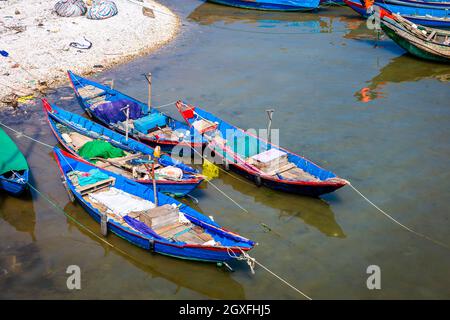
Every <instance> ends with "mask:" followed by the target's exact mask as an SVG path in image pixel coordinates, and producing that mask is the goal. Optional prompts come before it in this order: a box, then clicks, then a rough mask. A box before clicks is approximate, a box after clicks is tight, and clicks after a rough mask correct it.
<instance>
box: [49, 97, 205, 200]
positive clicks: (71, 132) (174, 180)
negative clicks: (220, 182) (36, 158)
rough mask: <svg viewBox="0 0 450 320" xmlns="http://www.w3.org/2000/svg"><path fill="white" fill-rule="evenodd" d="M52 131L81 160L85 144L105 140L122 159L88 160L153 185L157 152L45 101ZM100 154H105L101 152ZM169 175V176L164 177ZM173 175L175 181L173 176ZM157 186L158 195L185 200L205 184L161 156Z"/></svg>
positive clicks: (188, 169)
mask: <svg viewBox="0 0 450 320" xmlns="http://www.w3.org/2000/svg"><path fill="white" fill-rule="evenodd" d="M42 105H43V108H44V111H45V113H46V115H47V120H48V124H49V125H50V129H51V130H52V132H53V134H54V135H55V137H56V139H57V140H58V142H59V143H60V144H61V145H63V146H64V148H65V149H66V150H68V151H69V152H70V153H71V154H73V155H74V156H77V157H80V158H81V156H80V150H82V148H83V146H84V145H86V143H88V142H90V141H94V140H103V141H106V142H108V143H110V144H111V145H112V146H113V147H115V148H119V149H121V150H123V156H122V157H114V158H105V157H102V158H98V157H96V158H92V159H91V160H90V159H85V160H89V161H91V162H95V165H96V166H97V167H100V168H103V169H105V170H109V171H113V172H115V173H117V174H121V175H123V176H125V177H127V178H129V179H132V180H134V181H136V182H139V183H143V184H152V183H153V179H152V175H153V174H152V169H151V168H150V167H151V165H150V164H149V162H150V160H151V159H152V158H153V152H154V149H152V148H151V147H149V146H147V145H145V144H143V143H140V142H138V141H135V140H133V139H128V140H127V139H126V137H125V136H123V135H121V134H120V133H117V132H114V131H112V130H109V129H108V128H105V127H104V126H102V125H100V124H97V123H95V122H92V121H90V120H88V119H86V118H84V117H82V116H80V115H77V114H74V113H71V112H69V111H66V110H63V109H61V108H58V107H57V106H55V105H51V104H50V103H49V102H48V101H47V100H45V99H43V100H42ZM99 153H105V152H104V150H100V152H99ZM164 171H169V175H166V174H164ZM170 171H173V173H175V175H176V176H175V177H172V176H170ZM155 174H156V186H157V189H158V191H159V192H163V193H166V194H170V195H173V196H184V195H186V194H188V193H189V192H191V191H192V190H194V189H195V188H196V187H197V186H198V185H200V183H201V182H202V181H203V177H202V176H200V175H199V174H198V171H197V170H196V169H194V168H192V167H189V166H187V165H185V164H184V163H182V162H180V161H177V160H175V159H173V158H171V157H170V156H168V155H165V154H164V155H162V156H161V157H160V158H159V159H158V160H157V162H156V170H155Z"/></svg>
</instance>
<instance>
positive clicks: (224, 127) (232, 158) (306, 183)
mask: <svg viewBox="0 0 450 320" xmlns="http://www.w3.org/2000/svg"><path fill="white" fill-rule="evenodd" d="M177 108H178V110H179V111H180V113H181V114H182V116H183V118H184V119H185V121H187V123H189V124H190V125H193V122H194V121H195V119H196V118H201V119H204V120H208V121H210V122H212V123H216V124H217V125H216V127H214V128H215V129H211V130H214V131H210V133H211V132H214V133H213V134H212V135H210V136H209V137H211V136H216V135H217V134H219V136H221V137H226V139H225V144H220V143H215V142H214V141H215V140H214V139H211V143H210V144H208V146H207V152H206V154H209V155H211V156H212V157H213V158H214V159H215V160H220V162H219V161H216V163H222V164H224V166H225V168H226V169H227V168H229V169H230V170H232V171H234V172H236V173H238V174H240V175H242V176H244V177H245V178H247V179H249V180H251V181H253V182H255V184H256V185H257V186H266V187H269V188H271V189H275V190H279V191H284V192H289V193H295V194H301V195H305V196H312V197H318V196H320V195H323V194H326V193H330V192H333V191H335V190H337V189H339V188H342V187H343V186H345V185H346V184H347V183H348V182H347V181H346V180H344V179H342V178H339V177H337V176H336V175H335V174H334V173H332V172H330V171H328V170H325V169H323V168H321V167H319V166H318V165H316V164H314V163H313V162H311V161H309V160H307V159H305V158H303V157H301V156H299V155H297V154H294V153H293V152H290V151H288V150H286V149H283V148H281V147H278V146H276V145H273V144H270V143H269V142H268V141H266V140H264V139H262V138H260V137H257V136H255V135H252V134H251V133H249V132H248V131H244V130H242V129H241V128H238V127H236V126H233V125H231V124H229V123H227V122H225V121H223V120H222V119H220V118H218V117H216V116H214V115H212V114H210V113H208V112H206V111H204V110H202V109H200V108H197V107H194V106H190V105H187V104H185V103H183V102H181V101H178V102H177ZM230 133H233V135H234V136H233V137H230V136H229V134H230ZM237 137H240V138H241V139H242V140H241V143H243V145H241V148H238V147H237V145H235V142H232V143H231V144H229V142H230V141H233V139H236V138H237ZM245 141H247V142H245ZM250 141H253V142H252V143H253V147H255V146H258V147H257V148H258V150H259V152H261V150H269V149H278V150H279V151H281V152H283V153H285V154H286V158H287V160H288V161H289V162H290V163H291V165H293V167H291V168H292V169H293V168H298V169H301V170H303V171H304V173H305V174H307V176H308V175H309V178H304V177H300V178H292V177H291V178H285V177H283V173H281V174H270V175H269V174H266V173H264V172H263V171H261V170H258V168H256V167H254V166H252V165H249V164H248V163H247V162H245V161H244V159H246V158H248V157H250V151H248V150H250V149H252V147H251V146H250ZM246 143H249V144H248V145H247V144H246ZM234 148H236V150H237V149H240V150H241V151H243V150H247V151H248V152H249V153H248V154H241V153H239V151H233V150H235V149H234ZM254 151H255V150H253V151H252V152H253V153H252V154H253V155H256V154H257V153H258V152H256V153H254ZM244 153H245V151H244ZM216 157H217V158H216Z"/></svg>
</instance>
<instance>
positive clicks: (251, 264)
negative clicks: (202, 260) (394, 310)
mask: <svg viewBox="0 0 450 320" xmlns="http://www.w3.org/2000/svg"><path fill="white" fill-rule="evenodd" d="M27 184H28V186H29V187H30V189H32V190H33V191H35V192H36V193H37V194H39V195H40V196H42V197H43V198H44V199H45V200H46V201H47V202H48V203H49V204H50V205H51V206H52V207H54V208H55V209H56V210H58V211H59V212H61V213H62V214H64V215H65V216H66V217H67V218H69V219H70V220H71V221H73V222H74V223H75V224H77V225H78V226H79V227H80V228H82V229H83V230H86V231H87V232H88V233H89V234H91V235H93V236H94V237H95V238H96V239H98V240H100V241H101V242H103V243H104V244H106V245H108V246H109V247H111V248H112V249H114V250H116V251H117V252H119V253H121V254H123V255H124V256H126V257H128V258H130V259H132V260H133V261H135V262H137V263H139V264H143V263H142V262H141V261H139V260H138V259H136V258H135V257H133V256H132V255H130V254H129V253H127V252H126V251H124V250H122V249H120V248H119V247H116V246H115V245H113V244H112V243H110V242H109V241H108V240H106V239H104V238H103V237H100V236H99V235H98V234H96V233H95V232H93V231H92V230H91V229H89V228H88V227H86V226H85V225H84V224H82V223H81V222H80V221H78V220H77V219H76V218H74V217H72V216H71V215H69V214H68V213H67V212H65V211H64V209H62V208H61V207H60V206H59V205H58V204H56V203H55V202H53V201H52V200H51V199H50V198H49V197H47V196H46V195H45V194H44V193H42V192H41V191H39V190H38V189H37V188H36V187H34V186H33V185H32V184H31V183H29V182H28V183H27ZM150 241H151V240H150ZM150 244H151V247H152V246H153V242H152V241H151V242H150ZM239 250H240V252H241V254H242V256H238V255H237V254H236V253H234V252H233V250H231V249H230V248H227V253H228V255H229V256H230V257H231V258H234V259H236V260H241V261H242V260H243V261H246V262H247V264H248V265H249V267H250V270H251V272H252V274H255V271H254V268H255V264H257V265H259V266H260V267H262V268H263V269H264V270H266V271H267V272H268V273H270V274H272V275H273V276H274V277H275V278H277V279H279V280H280V281H281V282H283V283H285V284H286V285H288V286H289V287H290V288H292V289H294V290H295V291H296V292H298V293H300V294H301V295H302V296H304V297H305V298H307V299H308V300H312V299H311V298H310V297H309V296H308V295H306V294H305V293H303V292H302V291H300V290H299V289H297V288H296V287H295V286H293V285H292V284H290V283H289V282H287V281H286V280H284V279H283V278H282V277H280V276H279V275H277V274H276V273H275V272H273V271H271V270H270V269H269V268H267V267H266V266H264V265H263V264H262V263H260V262H259V261H257V260H256V259H255V258H253V257H250V255H249V254H248V253H246V252H244V251H243V250H242V249H240V248H239ZM225 265H226V266H227V264H226V263H225ZM228 268H229V266H228Z"/></svg>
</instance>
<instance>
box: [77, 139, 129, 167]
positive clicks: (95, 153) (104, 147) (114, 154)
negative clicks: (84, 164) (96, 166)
mask: <svg viewBox="0 0 450 320" xmlns="http://www.w3.org/2000/svg"><path fill="white" fill-rule="evenodd" d="M78 154H79V155H80V156H81V157H83V158H84V159H86V160H89V161H90V160H91V159H92V158H103V159H109V158H120V157H124V156H125V152H124V151H123V150H122V149H119V148H116V147H114V146H113V145H112V144H110V143H109V142H106V141H103V140H93V141H89V142H87V143H85V144H84V146H82V147H81V149H80V150H79V151H78ZM92 162H95V161H92Z"/></svg>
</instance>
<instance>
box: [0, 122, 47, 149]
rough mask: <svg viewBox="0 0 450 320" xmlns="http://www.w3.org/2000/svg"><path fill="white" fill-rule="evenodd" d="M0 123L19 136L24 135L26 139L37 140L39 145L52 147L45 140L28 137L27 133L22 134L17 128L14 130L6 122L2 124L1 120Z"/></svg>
mask: <svg viewBox="0 0 450 320" xmlns="http://www.w3.org/2000/svg"><path fill="white" fill-rule="evenodd" d="M0 125H1V126H3V127H5V128H7V129H9V130H11V131H12V132H14V133H16V134H17V135H18V136H19V137H20V136H24V137H25V138H28V139H30V140H32V141H34V142H37V143H39V144H41V145H43V146H46V147H49V148H51V149H53V147H52V146H51V145H49V144H46V143H45V142H42V141H39V140H36V139H34V138H32V137H30V136H27V135H26V134H24V133H23V132H20V131H17V130H15V129H13V128H11V127H8V126H7V125H6V124H4V123H3V122H0Z"/></svg>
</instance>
